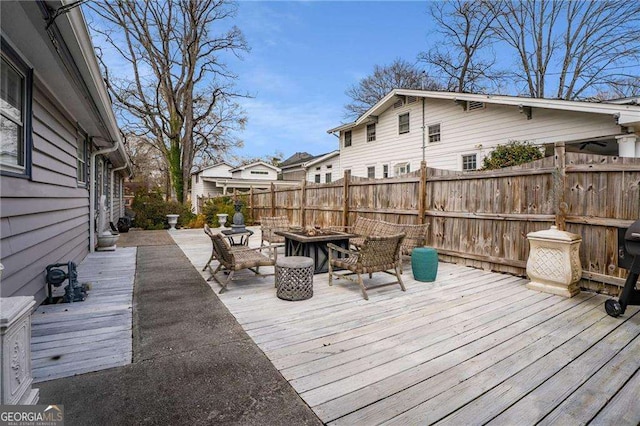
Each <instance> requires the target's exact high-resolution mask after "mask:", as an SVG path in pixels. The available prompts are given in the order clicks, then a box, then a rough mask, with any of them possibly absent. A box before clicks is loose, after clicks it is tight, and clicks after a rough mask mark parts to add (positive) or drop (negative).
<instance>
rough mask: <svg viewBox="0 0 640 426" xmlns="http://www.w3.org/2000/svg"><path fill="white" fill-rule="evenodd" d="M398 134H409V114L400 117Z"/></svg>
mask: <svg viewBox="0 0 640 426" xmlns="http://www.w3.org/2000/svg"><path fill="white" fill-rule="evenodd" d="M398 133H400V134H403V133H409V113H408V112H406V113H404V114H400V115H399V116H398Z"/></svg>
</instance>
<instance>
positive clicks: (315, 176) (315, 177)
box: [313, 173, 320, 183]
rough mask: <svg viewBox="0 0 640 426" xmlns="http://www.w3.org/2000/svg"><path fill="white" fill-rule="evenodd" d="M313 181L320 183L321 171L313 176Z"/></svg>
mask: <svg viewBox="0 0 640 426" xmlns="http://www.w3.org/2000/svg"><path fill="white" fill-rule="evenodd" d="M313 183H320V173H318V174H316V175H314V176H313Z"/></svg>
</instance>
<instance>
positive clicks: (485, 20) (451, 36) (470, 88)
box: [418, 0, 503, 92]
mask: <svg viewBox="0 0 640 426" xmlns="http://www.w3.org/2000/svg"><path fill="white" fill-rule="evenodd" d="M501 7H502V1H494V2H493V3H492V4H491V5H489V2H488V1H487V0H446V1H440V2H434V3H431V6H430V8H429V14H430V16H431V18H432V19H433V21H434V22H435V24H436V26H437V30H436V31H437V32H438V33H439V34H440V35H441V36H442V37H443V40H444V44H443V45H436V46H435V47H433V48H431V49H430V50H429V51H427V52H422V53H420V54H419V55H418V59H419V60H421V61H423V62H425V63H426V64H427V66H428V67H429V69H430V70H431V75H439V76H441V78H442V79H443V80H444V81H443V82H442V84H443V85H444V86H446V88H447V90H449V91H452V92H482V91H485V90H486V89H487V88H489V87H491V86H493V87H496V86H498V85H499V82H500V79H501V78H502V75H503V73H502V72H500V71H498V70H496V67H495V65H496V58H495V55H494V54H493V52H492V51H491V49H490V48H491V46H492V44H493V42H494V41H495V40H496V34H495V23H496V19H497V17H498V16H499V14H500V13H501Z"/></svg>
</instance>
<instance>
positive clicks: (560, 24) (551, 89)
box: [498, 0, 640, 99]
mask: <svg viewBox="0 0 640 426" xmlns="http://www.w3.org/2000/svg"><path fill="white" fill-rule="evenodd" d="M501 10H503V11H504V13H502V14H500V15H499V16H500V19H499V23H498V25H499V27H498V34H499V35H500V37H501V39H502V40H503V41H504V42H506V43H507V44H508V45H509V46H511V47H512V48H513V49H514V50H515V51H516V52H517V57H518V66H517V71H516V72H515V73H514V77H515V78H516V79H517V80H519V81H520V82H521V83H522V84H523V86H524V87H523V91H524V92H526V93H527V94H528V95H529V96H531V97H535V98H542V97H546V96H555V97H557V98H559V99H581V98H585V97H587V96H590V95H592V94H593V93H594V92H595V91H597V90H603V89H604V90H606V87H607V86H616V85H619V84H621V83H622V82H624V81H625V80H628V79H629V78H637V73H638V70H637V66H638V61H639V60H640V31H638V28H639V27H640V3H639V2H637V1H626V0H623V1H619V0H607V1H553V0H518V1H508V2H506V3H505V4H504V9H501ZM630 65H633V66H634V67H631V68H630V67H629V66H630ZM634 68H635V69H634ZM625 70H627V72H625Z"/></svg>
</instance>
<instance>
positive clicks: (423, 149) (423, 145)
mask: <svg viewBox="0 0 640 426" xmlns="http://www.w3.org/2000/svg"><path fill="white" fill-rule="evenodd" d="M424 100H425V98H422V161H425V160H426V158H425V150H426V149H427V145H426V138H425V125H424Z"/></svg>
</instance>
